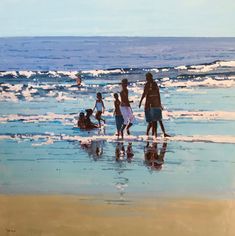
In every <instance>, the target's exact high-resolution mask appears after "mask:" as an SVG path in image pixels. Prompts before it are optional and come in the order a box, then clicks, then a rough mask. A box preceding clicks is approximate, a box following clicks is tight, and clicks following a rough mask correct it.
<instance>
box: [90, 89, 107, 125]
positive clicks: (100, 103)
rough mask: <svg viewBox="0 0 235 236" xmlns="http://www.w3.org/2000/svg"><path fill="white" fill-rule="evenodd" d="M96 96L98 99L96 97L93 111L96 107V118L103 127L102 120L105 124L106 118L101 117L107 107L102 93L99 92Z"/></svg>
mask: <svg viewBox="0 0 235 236" xmlns="http://www.w3.org/2000/svg"><path fill="white" fill-rule="evenodd" d="M96 98H97V99H96V102H95V107H94V108H93V111H94V110H95V109H96V114H95V118H96V119H97V120H98V122H99V126H100V127H101V121H103V122H104V124H105V120H104V119H103V118H102V117H101V115H102V113H104V110H105V107H104V102H103V99H102V94H101V93H97V94H96Z"/></svg>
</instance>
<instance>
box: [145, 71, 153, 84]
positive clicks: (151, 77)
mask: <svg viewBox="0 0 235 236" xmlns="http://www.w3.org/2000/svg"><path fill="white" fill-rule="evenodd" d="M145 77H146V80H147V81H148V82H152V81H153V75H152V73H150V72H148V73H146V74H145Z"/></svg>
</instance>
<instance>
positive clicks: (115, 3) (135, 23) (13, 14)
mask: <svg viewBox="0 0 235 236" xmlns="http://www.w3.org/2000/svg"><path fill="white" fill-rule="evenodd" d="M234 12H235V0H0V37H11V36H175V37H180V36H186V37H197V36H199V37H201V36H202V37H213V36H215V37H235V13H234Z"/></svg>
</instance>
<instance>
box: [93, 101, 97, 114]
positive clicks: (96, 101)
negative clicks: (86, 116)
mask: <svg viewBox="0 0 235 236" xmlns="http://www.w3.org/2000/svg"><path fill="white" fill-rule="evenodd" d="M96 103H97V101H95V106H94V108H93V109H92V113H93V112H94V110H95V108H96Z"/></svg>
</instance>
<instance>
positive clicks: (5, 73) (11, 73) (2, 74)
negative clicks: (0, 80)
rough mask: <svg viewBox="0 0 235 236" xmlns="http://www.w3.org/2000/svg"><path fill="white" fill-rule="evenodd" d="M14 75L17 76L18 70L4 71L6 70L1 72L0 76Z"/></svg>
mask: <svg viewBox="0 0 235 236" xmlns="http://www.w3.org/2000/svg"><path fill="white" fill-rule="evenodd" d="M9 75H11V76H13V77H17V72H16V71H4V72H0V77H3V76H9Z"/></svg>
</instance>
